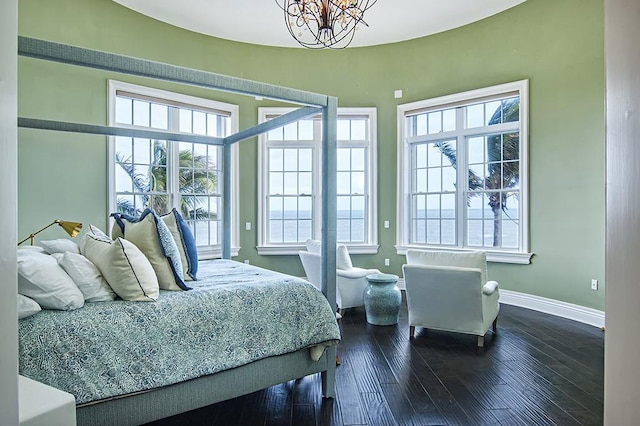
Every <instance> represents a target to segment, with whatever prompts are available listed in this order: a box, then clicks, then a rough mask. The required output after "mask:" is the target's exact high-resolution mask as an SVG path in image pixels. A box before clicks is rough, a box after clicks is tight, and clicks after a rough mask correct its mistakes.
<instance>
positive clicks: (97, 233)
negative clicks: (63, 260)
mask: <svg viewBox="0 0 640 426" xmlns="http://www.w3.org/2000/svg"><path fill="white" fill-rule="evenodd" d="M87 235H93V236H94V237H97V238H100V239H103V240H107V241H111V238H109V236H108V235H107V234H105V233H104V232H102V230H101V229H100V228H98V227H97V226H95V225H92V224H89V227H88V228H87V232H86V234H84V235H83V236H82V238H80V242H79V243H78V248H80V254H81V255H83V256H84V255H85V254H84V245H85V243H86V241H87Z"/></svg>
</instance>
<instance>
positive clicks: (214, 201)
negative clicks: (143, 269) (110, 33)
mask: <svg viewBox="0 0 640 426" xmlns="http://www.w3.org/2000/svg"><path fill="white" fill-rule="evenodd" d="M109 102H110V107H109V124H110V125H111V126H118V127H130V128H138V129H145V128H146V129H153V130H159V131H163V130H166V131H169V132H181V133H186V134H197V135H204V136H214V137H225V136H228V135H229V134H231V133H234V132H235V131H237V111H238V108H237V107H236V106H234V105H229V104H223V103H220V102H214V101H210V100H206V99H200V98H194V97H190V96H185V95H181V94H177V93H171V92H165V91H161V90H157V89H151V88H146V87H141V86H135V85H132V84H128V83H122V82H116V81H110V82H109ZM109 139H110V140H109V150H110V155H109V157H110V165H109V171H110V175H109V185H110V190H109V209H110V211H118V212H122V213H126V214H129V215H132V216H138V215H140V213H141V212H142V211H143V210H144V209H146V208H151V209H152V210H154V211H155V212H156V213H158V214H161V215H162V214H165V213H167V212H169V211H170V210H171V209H172V208H173V207H176V208H177V209H178V211H180V212H181V213H182V215H183V217H184V218H185V220H186V221H187V223H188V224H189V226H190V228H191V230H192V232H193V235H194V238H195V241H196V245H197V246H198V249H199V253H200V256H201V257H202V258H206V257H215V256H219V255H220V253H221V243H222V148H221V147H219V146H215V145H207V144H200V143H191V142H175V141H166V140H157V139H148V138H132V137H121V136H116V137H110V138H109ZM236 149H237V148H236ZM232 155H234V156H235V157H236V158H235V159H234V161H235V162H236V163H237V153H236V152H234V153H233V154H232ZM233 173H234V174H237V167H234V172H233ZM232 188H233V192H234V196H233V198H234V200H233V201H235V200H237V195H236V194H237V178H235V176H234V182H232ZM232 210H233V211H234V212H235V214H237V209H236V208H234V209H232ZM237 223H238V221H237V217H234V218H232V224H233V225H232V226H233V231H232V246H233V247H234V248H233V249H232V252H234V255H237V251H238V248H237V241H238V238H237V237H238V232H237Z"/></svg>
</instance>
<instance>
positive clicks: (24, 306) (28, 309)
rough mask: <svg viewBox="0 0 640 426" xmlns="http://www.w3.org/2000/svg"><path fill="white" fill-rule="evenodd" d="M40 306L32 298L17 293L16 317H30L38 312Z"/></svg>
mask: <svg viewBox="0 0 640 426" xmlns="http://www.w3.org/2000/svg"><path fill="white" fill-rule="evenodd" d="M41 310H42V308H41V307H40V305H38V302H36V301H35V300H33V299H30V298H28V297H27V296H24V295H22V294H20V293H18V319H22V318H26V317H30V316H31V315H35V314H37V313H38V312H40V311H41Z"/></svg>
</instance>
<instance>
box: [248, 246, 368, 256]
mask: <svg viewBox="0 0 640 426" xmlns="http://www.w3.org/2000/svg"><path fill="white" fill-rule="evenodd" d="M379 247H380V246H379V245H377V244H375V245H356V244H353V245H350V244H347V249H348V250H349V254H377V253H378V248H379ZM256 249H258V254H259V255H260V256H287V255H296V256H297V255H298V252H299V251H301V250H306V249H307V247H306V246H305V245H304V244H300V245H291V246H257V247H256Z"/></svg>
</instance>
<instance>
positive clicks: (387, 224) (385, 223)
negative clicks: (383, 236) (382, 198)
mask: <svg viewBox="0 0 640 426" xmlns="http://www.w3.org/2000/svg"><path fill="white" fill-rule="evenodd" d="M384 227H385V228H389V221H388V220H385V221H384Z"/></svg>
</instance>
